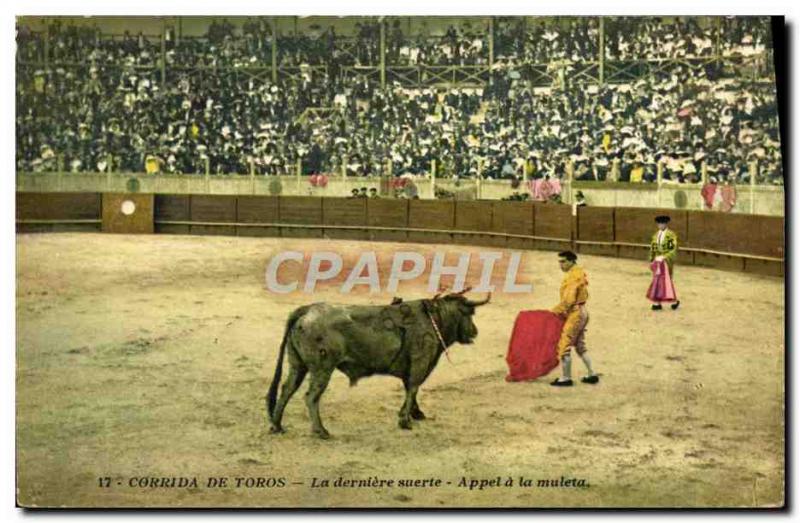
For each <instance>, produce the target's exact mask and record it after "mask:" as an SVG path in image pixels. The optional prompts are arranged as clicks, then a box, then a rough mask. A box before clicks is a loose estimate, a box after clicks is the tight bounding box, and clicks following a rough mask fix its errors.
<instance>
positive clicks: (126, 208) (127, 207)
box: [120, 200, 136, 216]
mask: <svg viewBox="0 0 800 523" xmlns="http://www.w3.org/2000/svg"><path fill="white" fill-rule="evenodd" d="M120 210H121V211H122V214H124V215H125V216H130V215H131V214H133V212H134V211H135V210H136V204H135V203H133V202H132V201H130V200H125V201H124V202H122V207H121V208H120Z"/></svg>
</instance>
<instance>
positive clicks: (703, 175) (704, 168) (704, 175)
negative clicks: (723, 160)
mask: <svg viewBox="0 0 800 523" xmlns="http://www.w3.org/2000/svg"><path fill="white" fill-rule="evenodd" d="M700 182H701V183H702V184H703V185H705V184H707V183H708V165H706V162H703V163H701V164H700Z"/></svg>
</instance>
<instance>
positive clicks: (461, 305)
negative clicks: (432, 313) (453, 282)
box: [433, 289, 492, 345]
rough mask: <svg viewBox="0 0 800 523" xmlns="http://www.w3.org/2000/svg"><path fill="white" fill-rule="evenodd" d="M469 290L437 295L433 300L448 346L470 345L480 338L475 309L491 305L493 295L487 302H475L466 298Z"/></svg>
mask: <svg viewBox="0 0 800 523" xmlns="http://www.w3.org/2000/svg"><path fill="white" fill-rule="evenodd" d="M468 290H469V289H465V290H463V291H461V292H459V293H451V294H446V295H444V296H439V295H437V296H436V297H435V298H434V299H433V308H434V310H436V311H437V312H438V313H439V314H438V315H439V320H440V322H441V325H440V328H441V330H442V336H443V337H444V338H445V342H446V343H447V344H448V345H449V344H450V343H453V342H458V343H462V344H470V343H472V342H473V341H474V339H475V337H476V336H478V327H476V326H475V322H474V321H473V316H474V315H475V309H476V308H477V307H480V306H481V305H486V304H487V303H489V300H490V299H491V297H492V294H491V293H489V294H488V296H486V299H485V300H479V301H474V300H470V299H467V298H466V297H465V296H464V294H465V293H466V292H467V291H468Z"/></svg>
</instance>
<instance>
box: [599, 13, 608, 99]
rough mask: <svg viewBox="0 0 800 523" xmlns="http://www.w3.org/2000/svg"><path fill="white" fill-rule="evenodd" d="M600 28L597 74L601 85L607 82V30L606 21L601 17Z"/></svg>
mask: <svg viewBox="0 0 800 523" xmlns="http://www.w3.org/2000/svg"><path fill="white" fill-rule="evenodd" d="M598 24H599V28H598V36H597V74H598V76H599V80H600V85H603V83H604V82H605V81H606V78H605V72H606V32H605V31H606V29H605V27H606V26H605V21H604V19H603V17H602V16H601V17H600V19H599V22H598Z"/></svg>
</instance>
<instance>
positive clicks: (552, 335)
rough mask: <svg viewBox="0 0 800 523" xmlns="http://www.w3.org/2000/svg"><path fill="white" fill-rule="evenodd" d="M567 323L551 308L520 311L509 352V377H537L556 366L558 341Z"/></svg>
mask: <svg viewBox="0 0 800 523" xmlns="http://www.w3.org/2000/svg"><path fill="white" fill-rule="evenodd" d="M563 325H564V320H562V319H561V318H560V317H559V316H558V315H557V314H553V313H552V312H550V311H522V312H520V313H519V314H517V320H516V321H515V322H514V331H513V332H512V333H511V341H509V342H508V354H506V363H508V376H506V381H523V380H533V379H536V378H538V377H540V376H544V375H546V374H547V373H549V372H550V371H551V370H553V369H554V368H556V367H557V366H558V355H557V353H556V345H558V339H559V338H560V337H561V327H563Z"/></svg>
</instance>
